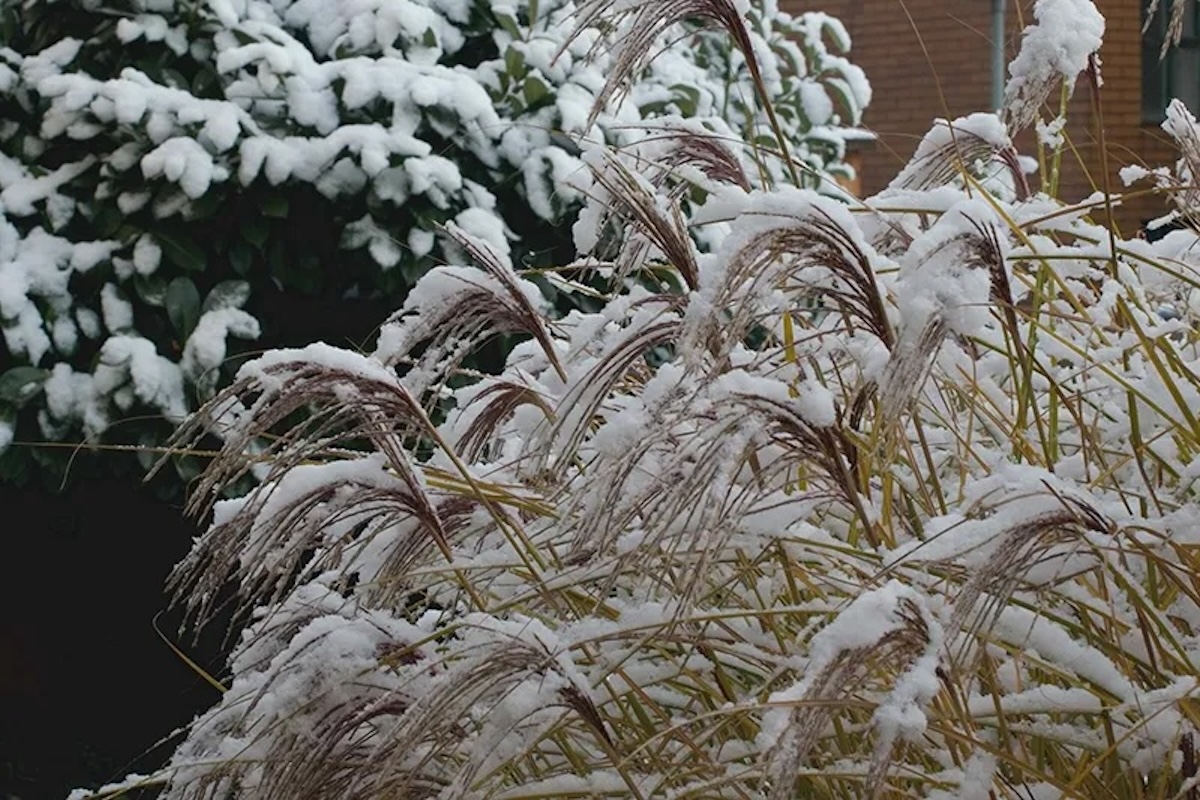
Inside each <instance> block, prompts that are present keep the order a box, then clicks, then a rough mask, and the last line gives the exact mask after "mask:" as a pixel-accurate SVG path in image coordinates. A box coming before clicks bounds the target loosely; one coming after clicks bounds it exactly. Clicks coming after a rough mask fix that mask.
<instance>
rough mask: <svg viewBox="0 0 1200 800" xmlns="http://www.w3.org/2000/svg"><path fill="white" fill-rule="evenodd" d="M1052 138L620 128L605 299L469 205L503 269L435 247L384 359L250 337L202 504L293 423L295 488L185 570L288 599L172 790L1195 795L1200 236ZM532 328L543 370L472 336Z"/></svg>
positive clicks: (597, 190) (272, 610)
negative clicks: (531, 263) (893, 170)
mask: <svg viewBox="0 0 1200 800" xmlns="http://www.w3.org/2000/svg"><path fill="white" fill-rule="evenodd" d="M1054 2H1055V0H1042V2H1041V3H1039V8H1048V7H1050V6H1053V5H1054ZM1060 2H1061V3H1063V4H1068V3H1069V2H1074V3H1075V4H1076V5H1080V3H1078V0H1060ZM1082 5H1087V6H1088V8H1089V9H1091V6H1090V4H1087V3H1084V4H1082ZM1053 18H1054V15H1051V14H1047V15H1046V17H1045V18H1044V19H1053ZM1041 33H1045V31H1042V32H1041ZM1084 33H1086V31H1084ZM1056 35H1057V36H1059V37H1060V38H1063V39H1067V40H1071V37H1072V36H1073V32H1072V30H1059V31H1058V32H1057V34H1056ZM1081 35H1083V34H1081ZM1030 38H1031V39H1032V40H1033V41H1035V42H1044V41H1046V39H1045V37H1041V38H1039V37H1037V36H1032V35H1031V37H1030ZM1067 44H1077V43H1075V42H1073V40H1071V41H1068V42H1067ZM1039 47H1040V45H1039ZM1055 50H1056V49H1055V48H1048V49H1043V50H1041V52H1042V53H1043V54H1049V55H1053V53H1054V51H1055ZM1090 55H1091V54H1089V58H1087V59H1085V61H1086V62H1087V65H1088V69H1092V70H1094V69H1095V63H1094V59H1092V58H1090ZM1024 63H1025V64H1026V65H1027V66H1028V65H1029V64H1030V60H1028V59H1027V60H1026V61H1025V62H1024ZM1022 74H1025V75H1031V74H1035V72H1034V71H1030V72H1025V73H1022ZM1038 74H1043V75H1047V74H1050V73H1048V72H1044V71H1043V72H1042V73H1038ZM1063 77H1065V78H1066V79H1068V80H1074V78H1075V76H1074V75H1071V74H1065V75H1064V76H1063ZM1092 85H1093V86H1095V82H1093V84H1092ZM1014 96H1015V95H1014ZM1165 127H1166V128H1167V130H1168V131H1169V132H1170V133H1171V134H1172V135H1173V136H1176V137H1178V138H1179V139H1180V140H1181V145H1182V146H1183V150H1184V152H1185V154H1188V153H1190V154H1191V157H1192V160H1191V162H1190V163H1188V164H1185V165H1183V168H1181V169H1177V170H1175V171H1174V172H1173V173H1172V172H1170V171H1164V172H1162V173H1161V174H1159V177H1160V178H1162V180H1163V181H1164V182H1167V183H1169V182H1170V181H1171V180H1175V181H1181V180H1185V179H1187V177H1188V176H1189V175H1194V174H1195V170H1196V169H1197V168H1200V161H1198V160H1196V153H1200V150H1189V147H1188V142H1189V141H1191V142H1194V141H1200V127H1198V126H1197V123H1196V121H1195V120H1194V119H1192V118H1191V117H1190V116H1189V115H1187V114H1186V111H1185V110H1184V109H1183V108H1182V106H1175V107H1173V109H1172V113H1171V114H1170V115H1169V121H1168V123H1167V125H1166V126H1165ZM948 129H952V130H953V131H954V140H955V141H956V142H957V143H958V144H957V146H956V147H950V146H947V144H946V142H947V138H946V131H947V130H948ZM1010 133H1011V131H1010V130H1009V129H1008V128H1007V127H1006V125H1005V123H1004V122H1003V121H1002V119H1001V118H999V117H997V116H994V115H975V116H971V117H968V118H965V119H960V120H955V121H953V122H952V123H951V122H946V121H941V122H939V123H938V124H937V125H935V126H934V128H933V130H932V131H931V132H930V134H929V135H928V137H927V139H926V141H925V142H924V143H923V144H922V146H921V147H920V148H919V149H918V156H917V158H916V159H915V160H914V162H913V163H912V164H910V165H909V167H908V168H907V169H906V170H904V172H903V173H902V174H901V175H900V176H898V178H897V180H896V181H895V182H893V184H892V185H891V186H890V187H889V188H888V189H887V190H885V191H884V192H883V193H881V194H880V195H879V196H877V197H874V198H869V199H867V200H866V201H864V202H862V203H861V204H852V205H847V204H844V203H840V202H837V201H834V200H831V199H829V198H827V197H822V196H821V195H819V194H818V193H816V192H813V191H811V190H808V189H801V188H794V187H786V188H780V187H777V188H774V189H762V188H754V187H753V186H750V185H748V184H747V182H746V181H745V179H744V178H745V176H744V175H743V174H742V173H741V172H740V171H739V166H740V164H739V161H738V159H737V154H736V153H732V152H730V151H728V150H726V149H724V147H723V145H722V144H721V143H720V142H719V141H716V140H715V139H713V138H709V139H708V140H706V141H703V142H702V140H701V138H700V134H698V133H697V132H696V131H694V130H684V131H678V132H676V133H675V134H673V135H671V136H658V137H655V138H654V139H653V141H651V142H648V143H645V144H644V145H643V146H640V147H638V148H634V149H632V150H630V149H624V150H620V151H617V152H611V151H608V150H605V149H602V148H598V149H596V151H595V155H593V154H591V153H589V154H588V157H587V161H588V163H589V165H590V167H591V172H592V183H591V185H590V186H588V187H587V189H588V195H589V197H590V198H591V199H590V200H589V203H590V205H589V206H588V208H587V209H585V212H584V213H583V214H581V216H580V220H579V222H578V223H577V224H576V225H575V230H574V233H575V237H576V241H577V242H578V244H579V245H580V249H581V251H583V252H584V253H586V252H588V251H591V250H592V249H594V248H596V247H602V246H604V243H605V238H604V236H603V235H602V233H603V232H604V231H605V230H608V229H610V228H611V227H617V228H618V229H619V228H622V227H624V228H627V229H628V230H629V231H631V232H629V233H627V234H626V235H624V236H623V237H621V238H620V239H619V240H618V241H617V243H616V245H615V246H617V247H618V249H619V251H618V252H617V254H616V257H615V258H614V259H612V261H611V262H609V263H607V264H606V265H605V269H606V271H605V272H604V274H605V275H606V276H608V277H609V279H610V292H609V293H608V294H607V295H606V296H605V297H603V298H602V300H603V302H602V303H601V305H600V308H599V309H598V310H597V311H595V312H586V311H583V310H574V311H571V312H570V313H568V314H566V315H565V316H562V317H559V318H555V317H554V316H553V315H550V314H547V313H545V306H546V303H545V301H544V300H543V299H542V296H541V294H540V293H539V291H538V289H537V287H536V286H535V285H534V284H532V283H531V282H529V281H528V280H527V273H524V272H523V271H522V270H520V269H517V268H515V266H514V264H513V262H512V260H511V259H510V258H509V257H508V256H507V255H506V254H505V253H504V252H502V251H501V250H499V249H498V248H496V247H494V246H493V245H491V244H490V243H489V242H487V241H486V240H484V239H482V238H480V237H477V236H473V235H472V234H471V233H470V232H468V231H466V230H464V229H461V228H455V227H452V228H451V230H450V234H451V235H452V236H453V237H454V238H455V241H457V242H458V244H459V246H460V247H461V248H462V250H463V252H464V253H465V254H466V255H468V256H469V260H470V263H471V264H472V266H448V267H440V268H437V269H435V270H433V271H432V272H430V273H429V274H428V275H426V276H425V277H424V278H422V279H421V281H420V282H419V283H418V285H417V286H416V288H415V289H414V291H413V292H412V293H411V294H410V295H409V297H408V299H407V301H406V303H405V305H404V307H403V308H402V309H401V310H400V311H399V312H398V313H397V314H396V315H395V316H394V317H393V318H391V319H390V320H389V321H388V322H387V323H386V324H385V326H384V328H383V330H382V332H381V334H380V337H379V340H378V344H377V346H376V349H375V350H374V351H373V352H372V353H369V354H363V353H358V352H352V351H349V350H343V349H337V348H333V347H330V346H327V345H313V346H309V347H306V348H303V349H296V350H283V351H276V352H273V353H270V354H267V355H266V356H264V357H262V358H260V359H258V360H256V361H254V362H251V363H249V364H247V365H245V366H243V367H242V368H241V369H240V370H239V372H238V375H237V378H236V380H235V381H234V382H233V384H232V385H231V386H230V387H229V388H228V389H227V390H225V391H223V392H221V393H220V394H219V395H218V396H217V398H216V399H214V400H213V401H212V402H211V403H209V404H208V405H207V406H206V407H205V412H204V414H202V415H199V416H197V417H195V418H193V419H192V421H191V422H190V423H189V424H188V425H187V426H185V428H183V429H182V430H181V439H180V441H181V443H184V444H186V443H187V442H188V441H189V440H190V439H191V438H192V437H195V436H198V435H200V434H202V433H203V431H204V430H206V429H208V428H210V427H215V428H216V429H218V430H220V432H221V435H222V437H223V440H224V445H223V447H224V449H223V452H222V454H221V456H220V457H218V458H217V459H216V460H215V461H214V463H213V464H212V465H211V466H210V468H209V470H208V471H207V473H206V474H205V476H204V477H203V479H202V481H201V482H200V485H199V487H198V491H197V493H196V495H195V496H194V500H193V502H194V509H195V510H206V509H208V508H210V506H212V505H213V500H214V499H215V497H216V496H217V490H218V489H219V488H220V487H222V486H225V485H228V484H229V483H230V482H231V481H233V480H236V479H237V478H238V476H239V475H240V474H242V473H243V472H245V471H246V470H249V469H251V468H253V467H254V466H255V465H256V464H258V463H259V460H260V459H261V457H263V456H265V457H266V463H267V464H268V466H267V471H266V474H264V476H263V477H264V481H263V482H262V483H261V484H260V485H259V486H258V487H257V488H256V489H255V491H253V492H252V493H250V494H249V495H248V496H246V497H244V498H242V499H237V500H228V499H227V500H221V501H220V502H217V503H215V508H213V520H212V526H211V528H210V529H209V531H208V532H207V534H206V535H205V536H204V537H202V538H201V539H200V540H199V541H198V542H197V543H196V546H195V548H194V549H193V551H192V553H191V554H190V555H189V556H188V558H187V559H186V560H185V561H184V562H183V563H182V564H181V565H180V566H179V568H178V570H177V572H176V573H175V576H174V584H175V588H176V590H177V591H178V593H179V594H178V597H179V599H180V601H181V603H182V604H184V605H185V606H186V607H187V608H188V609H189V610H190V611H191V612H192V614H193V615H194V616H195V617H196V618H197V619H198V620H199V621H201V622H203V621H205V620H208V619H211V618H212V616H213V614H214V613H215V612H216V611H217V610H219V607H220V603H221V602H222V601H223V600H225V599H226V598H228V595H227V594H226V593H225V590H227V589H228V588H229V586H230V585H231V584H232V585H233V586H235V587H237V593H236V598H237V599H236V602H238V603H239V604H240V606H241V610H242V612H243V613H244V614H245V615H246V616H244V617H243V619H247V622H248V624H247V626H246V628H245V630H244V632H243V634H242V638H241V640H240V643H239V645H238V647H237V649H236V652H235V653H234V656H233V658H232V661H231V663H230V669H229V674H230V677H229V683H228V688H227V691H226V692H225V694H224V696H223V698H222V700H221V701H220V702H219V703H218V704H217V705H216V706H215V707H214V708H213V709H212V710H211V711H209V712H208V713H206V714H205V715H203V716H201V717H200V718H198V719H197V720H196V721H195V722H194V723H193V724H192V726H191V727H190V729H189V731H188V733H187V736H186V738H185V740H184V741H183V743H182V744H181V745H180V747H179V748H178V750H177V751H176V752H175V754H174V757H173V758H172V760H171V763H170V764H169V765H168V766H167V767H166V768H164V770H163V771H162V773H161V774H159V775H156V776H152V777H151V778H149V779H147V780H148V782H150V783H158V784H160V785H162V786H163V787H164V792H165V796H167V797H171V798H189V799H190V798H226V797H238V798H257V797H291V796H301V795H303V796H312V797H344V798H364V799H365V798H379V797H495V798H533V797H575V796H580V797H584V796H586V797H601V796H612V797H642V798H650V797H680V798H681V797H696V798H700V797H703V798H711V797H730V798H748V797H754V798H761V797H766V798H771V799H772V800H783V798H792V797H822V798H825V797H828V798H862V797H931V798H938V799H939V800H949V798H989V797H1006V798H1030V797H1035V798H1050V797H1055V798H1057V797H1066V798H1079V800H1087V799H1089V798H1097V797H1121V798H1126V797H1127V798H1135V797H1136V798H1143V797H1162V798H1165V797H1184V796H1187V793H1188V792H1189V791H1190V789H1191V787H1193V786H1194V785H1195V780H1196V777H1197V773H1196V769H1197V768H1196V763H1197V762H1196V753H1195V749H1194V744H1193V743H1194V734H1195V728H1196V724H1197V722H1196V719H1197V718H1196V702H1197V700H1198V699H1200V697H1198V695H1200V680H1198V679H1200V646H1198V641H1200V589H1198V587H1197V583H1196V575H1197V574H1198V573H1200V547H1198V546H1197V545H1198V544H1200V528H1198V527H1197V520H1200V498H1198V487H1197V484H1196V480H1197V478H1198V477H1200V469H1198V465H1200V461H1198V460H1197V456H1198V454H1200V425H1198V424H1197V420H1196V411H1195V409H1196V408H1198V407H1200V378H1197V375H1198V374H1200V239H1198V237H1197V234H1196V233H1195V232H1194V231H1191V230H1181V231H1176V232H1173V233H1171V234H1170V235H1168V236H1166V237H1165V238H1163V239H1162V240H1160V241H1158V242H1154V243H1150V242H1147V241H1144V240H1129V241H1124V240H1120V239H1118V238H1116V237H1115V236H1114V234H1113V232H1112V231H1111V230H1110V229H1108V228H1106V227H1103V226H1101V225H1097V224H1096V223H1095V222H1093V221H1092V220H1091V219H1090V218H1089V216H1088V211H1089V208H1090V206H1091V205H1094V204H1095V202H1096V201H1095V200H1094V199H1089V200H1088V201H1087V202H1086V203H1084V204H1080V205H1069V204H1066V203H1063V202H1062V201H1059V200H1056V199H1053V198H1050V197H1047V196H1045V195H1043V194H1033V193H1031V192H1028V191H1025V190H1024V189H1022V190H1021V191H1020V192H1014V187H1016V186H1021V187H1024V186H1026V184H1027V183H1028V181H1027V178H1026V176H1024V175H1020V174H1013V172H1014V170H1017V169H1018V167H1019V165H1020V164H1021V163H1022V162H1021V159H1020V158H1018V156H1017V154H1016V153H1015V151H1014V150H1013V145H1012V144H1011V141H1010ZM650 154H653V158H652V160H648V159H651V155H650ZM681 185H687V186H690V187H691V188H692V189H695V192H694V193H693V194H691V196H693V197H694V198H699V199H697V200H696V201H695V202H696V207H695V208H694V210H693V213H692V214H691V216H690V217H685V215H684V214H683V213H682V212H681V211H680V210H679V204H680V202H682V200H681V198H682V197H683V196H684V195H687V194H689V192H687V191H683V190H680V188H679V187H680V186H681ZM1173 188H1178V187H1173ZM1174 194H1175V196H1176V197H1177V198H1180V202H1181V203H1185V202H1186V198H1187V195H1186V193H1183V192H1175V193H1174ZM1185 210H1190V211H1195V210H1196V209H1195V208H1194V207H1191V208H1190V209H1185ZM610 217H616V218H617V219H619V220H620V223H619V224H618V225H616V226H610V225H609V224H608V221H609V219H610ZM700 242H704V243H707V247H701V246H700V244H699V243H700ZM647 276H649V278H647ZM564 285H565V284H564ZM655 287H662V288H661V289H658V288H655ZM671 287H678V288H676V289H672V288H671ZM501 333H504V334H509V335H521V336H523V337H524V341H523V342H522V343H521V344H520V345H518V346H517V347H516V348H515V349H514V350H513V351H512V352H511V354H510V355H509V356H508V359H507V362H506V365H505V367H504V369H503V370H502V371H500V372H499V373H498V374H495V375H480V374H478V373H476V372H474V371H471V370H466V369H463V368H462V367H461V364H462V362H463V360H464V358H465V357H466V355H467V353H468V352H470V350H471V349H472V348H474V347H479V346H480V345H481V344H482V343H483V342H485V341H486V340H488V339H489V338H490V337H493V336H495V335H498V334H501ZM451 378H454V379H455V380H451ZM447 400H448V401H449V402H450V403H451V404H452V406H453V407H452V409H451V410H450V412H449V413H448V415H447V416H446V417H445V419H444V420H440V421H438V420H437V419H436V418H435V417H434V416H433V415H432V413H431V411H432V409H433V408H434V407H435V405H440V404H444V403H446V402H447ZM305 410H307V411H308V413H307V414H301V413H298V412H302V411H305ZM267 432H271V433H274V434H276V436H274V437H272V438H270V439H269V443H268V444H266V445H265V448H266V449H265V450H262V449H260V451H259V454H258V455H259V458H255V459H250V458H248V457H247V455H246V454H247V452H249V451H250V450H251V449H252V447H253V446H255V445H256V444H258V443H260V442H262V441H263V439H262V436H263V434H265V433H267ZM364 440H365V441H369V442H370V443H371V447H370V448H369V450H370V452H369V453H364V452H362V451H361V449H360V450H358V451H352V450H349V449H347V448H346V447H344V446H343V445H344V444H345V443H348V442H361V441H364ZM139 781H141V779H136V778H135V779H133V780H132V781H131V783H138V782H139Z"/></svg>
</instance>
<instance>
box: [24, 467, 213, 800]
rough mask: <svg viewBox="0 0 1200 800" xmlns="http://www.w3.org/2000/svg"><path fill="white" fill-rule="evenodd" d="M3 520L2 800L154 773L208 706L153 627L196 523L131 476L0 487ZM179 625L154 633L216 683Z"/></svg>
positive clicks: (166, 619) (201, 687) (204, 647)
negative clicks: (171, 739) (179, 733)
mask: <svg viewBox="0 0 1200 800" xmlns="http://www.w3.org/2000/svg"><path fill="white" fill-rule="evenodd" d="M0 515H2V518H3V520H4V522H3V524H0V800H9V797H10V796H15V797H19V798H21V800H41V799H42V798H60V799H61V798H64V797H65V796H66V794H67V793H68V792H69V791H70V790H71V789H72V788H76V787H96V786H99V785H100V784H102V783H104V782H106V781H109V780H112V779H116V778H120V777H123V776H124V775H125V774H127V773H128V772H130V771H135V770H136V771H143V772H144V771H148V770H150V769H152V768H153V767H154V766H156V765H159V764H161V763H162V761H163V759H164V758H165V757H166V756H167V755H168V754H169V753H170V750H169V749H168V748H167V747H165V746H161V747H158V748H157V749H156V748H155V743H156V741H157V740H158V739H159V737H161V736H163V735H165V734H167V733H169V732H170V731H172V730H174V729H176V728H178V727H179V726H181V725H184V724H186V723H187V722H189V721H190V720H191V719H192V718H193V716H194V715H195V714H196V713H198V712H199V711H200V710H202V709H204V708H207V707H208V706H210V705H211V704H212V703H213V702H215V701H216V700H217V693H216V691H215V690H214V689H213V688H212V687H211V686H209V685H208V684H206V683H205V682H204V681H203V680H202V679H201V678H200V677H199V676H197V675H196V674H195V673H194V672H193V671H192V670H191V669H190V668H189V667H188V666H187V665H186V664H185V663H184V662H183V661H181V660H180V659H179V658H178V656H176V655H175V654H174V653H173V652H172V651H171V649H170V648H169V647H168V646H167V645H166V644H165V643H164V642H163V641H162V639H161V638H160V637H159V635H158V634H157V633H155V630H154V624H153V623H154V616H155V614H156V613H157V612H158V611H160V610H161V609H163V608H164V607H165V605H166V597H165V596H164V594H163V584H164V581H165V578H166V576H167V573H168V572H169V571H170V568H171V566H172V565H173V564H174V563H175V562H176V561H177V560H179V559H180V558H181V557H182V556H183V555H184V553H185V552H186V551H187V548H188V546H189V544H190V541H191V538H192V537H193V536H194V535H195V533H196V529H195V526H194V525H193V524H192V523H191V522H189V521H187V520H185V519H184V517H183V514H182V511H181V509H180V508H179V507H178V505H177V504H172V503H170V502H166V501H163V500H162V499H159V498H158V497H156V496H155V494H154V493H153V492H151V491H150V490H149V489H148V488H147V487H144V486H140V485H138V484H137V482H136V481H134V480H129V479H128V478H121V479H114V478H104V477H92V476H89V477H84V478H79V479H77V480H75V481H73V484H72V485H70V486H69V487H68V488H67V490H66V491H65V492H64V493H62V494H58V493H55V492H53V491H49V490H46V489H42V488H39V487H35V486H32V485H27V486H24V487H21V488H17V487H13V486H0ZM177 621H178V615H164V616H163V617H162V618H161V619H160V620H159V627H160V628H161V629H162V631H163V632H164V633H165V634H167V635H168V636H170V637H172V639H174V640H176V641H177V644H179V645H180V646H181V647H182V648H183V649H184V650H185V652H188V653H189V655H190V656H191V657H192V658H194V659H195V660H196V661H198V662H200V663H202V664H205V666H206V667H207V668H209V669H210V670H212V671H213V673H214V674H216V673H219V672H220V669H219V664H220V661H219V653H218V648H217V647H216V645H215V644H206V643H205V642H201V643H200V644H199V645H196V646H193V645H192V644H191V642H190V640H185V641H183V642H179V641H178V637H177V636H176V625H177ZM220 633H221V632H217V633H216V635H215V636H214V637H213V638H215V639H217V640H219V639H220Z"/></svg>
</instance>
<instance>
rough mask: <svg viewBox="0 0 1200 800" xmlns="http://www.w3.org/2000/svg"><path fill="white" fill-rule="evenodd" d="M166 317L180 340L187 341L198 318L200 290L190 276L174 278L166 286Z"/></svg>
mask: <svg viewBox="0 0 1200 800" xmlns="http://www.w3.org/2000/svg"><path fill="white" fill-rule="evenodd" d="M166 304H167V317H168V318H169V319H170V320H171V325H172V326H173V327H174V328H175V332H176V333H178V334H179V340H180V341H181V342H183V341H187V338H188V337H189V336H191V335H192V331H193V330H195V329H196V323H197V322H198V321H199V320H200V290H199V289H197V288H196V284H194V283H192V280H191V278H183V277H180V278H176V279H175V280H173V281H171V284H170V285H169V286H168V287H167V297H166Z"/></svg>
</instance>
